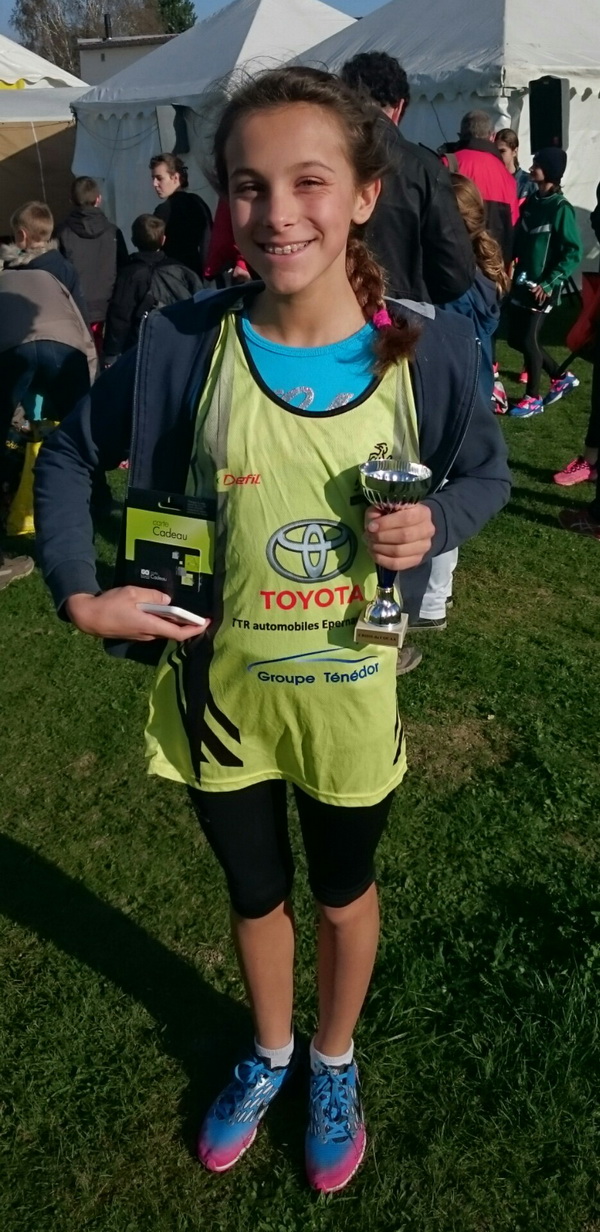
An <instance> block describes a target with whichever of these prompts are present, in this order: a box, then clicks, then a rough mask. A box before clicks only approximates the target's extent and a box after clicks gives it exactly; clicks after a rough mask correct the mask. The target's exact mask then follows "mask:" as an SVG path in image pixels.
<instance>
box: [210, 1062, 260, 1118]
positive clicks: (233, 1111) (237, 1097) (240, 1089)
mask: <svg viewBox="0 0 600 1232" xmlns="http://www.w3.org/2000/svg"><path fill="white" fill-rule="evenodd" d="M274 1092H275V1083H274V1082H273V1078H272V1075H271V1071H270V1069H269V1068H268V1067H267V1066H266V1065H265V1063H264V1061H262V1060H261V1058H260V1057H250V1058H249V1059H248V1060H247V1061H241V1062H240V1064H239V1065H236V1067H235V1070H234V1071H233V1079H232V1081H231V1082H230V1083H229V1085H228V1086H226V1087H225V1090H224V1091H223V1092H222V1094H221V1096H220V1097H219V1099H218V1100H217V1102H216V1104H215V1106H214V1114H215V1116H216V1117H218V1118H219V1120H222V1121H230V1120H231V1119H232V1118H233V1117H235V1120H236V1121H251V1120H253V1119H254V1117H255V1116H256V1115H257V1113H258V1111H259V1110H260V1108H262V1105H263V1103H264V1102H265V1099H268V1097H269V1096H270V1095H271V1094H274Z"/></svg>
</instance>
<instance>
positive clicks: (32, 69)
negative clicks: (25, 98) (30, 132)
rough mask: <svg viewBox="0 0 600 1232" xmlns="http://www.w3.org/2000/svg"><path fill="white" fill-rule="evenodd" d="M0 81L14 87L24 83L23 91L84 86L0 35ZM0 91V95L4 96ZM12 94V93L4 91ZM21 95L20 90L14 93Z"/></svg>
mask: <svg viewBox="0 0 600 1232" xmlns="http://www.w3.org/2000/svg"><path fill="white" fill-rule="evenodd" d="M0 81H4V82H6V84H7V85H14V83H15V82H16V81H24V82H25V89H28V88H30V87H35V86H38V87H43V86H48V87H50V86H84V87H85V82H84V81H80V79H79V77H74V76H73V74H72V73H67V72H66V70H65V69H64V68H58V66H57V65H56V64H51V63H50V61H49V60H43V59H42V57H41V56H36V54H35V52H34V51H28V50H27V48H26V47H22V46H21V44H20V43H15V42H14V41H13V40H12V39H9V38H6V35H4V34H0ZM4 93H5V91H4V90H0V94H4ZM6 93H12V91H10V90H9V91H6ZM15 93H19V94H20V93H21V90H18V91H15Z"/></svg>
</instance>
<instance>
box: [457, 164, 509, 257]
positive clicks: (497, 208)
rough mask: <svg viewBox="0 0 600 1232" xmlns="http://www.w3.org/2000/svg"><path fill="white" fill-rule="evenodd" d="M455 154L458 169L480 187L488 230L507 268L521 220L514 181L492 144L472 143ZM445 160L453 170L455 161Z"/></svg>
mask: <svg viewBox="0 0 600 1232" xmlns="http://www.w3.org/2000/svg"><path fill="white" fill-rule="evenodd" d="M452 153H453V155H454V158H455V159H456V170H457V171H458V172H460V174H461V175H466V176H467V177H468V178H469V179H470V180H473V183H474V184H476V185H477V187H478V189H479V191H480V193H481V195H482V197H483V200H484V202H485V205H486V223H487V227H488V230H489V231H490V232H491V234H492V235H493V237H494V239H495V240H498V243H499V245H500V247H501V249H502V252H503V255H504V260H505V262H506V264H507V265H508V264H509V262H510V260H511V258H512V233H513V227H515V226H516V224H517V223H518V221H519V201H518V196H517V185H516V181H515V178H514V176H513V175H511V174H510V171H508V170H507V168H506V167H505V166H504V163H503V161H502V155H501V154H499V153H498V151H497V149H496V147H495V145H494V143H493V141H476V140H473V141H470V142H469V144H468V145H464V146H461V147H459V148H458V149H454V150H453V151H452ZM445 161H446V162H447V163H448V165H449V167H450V170H453V169H454V168H453V165H452V164H453V159H452V158H446V159H445Z"/></svg>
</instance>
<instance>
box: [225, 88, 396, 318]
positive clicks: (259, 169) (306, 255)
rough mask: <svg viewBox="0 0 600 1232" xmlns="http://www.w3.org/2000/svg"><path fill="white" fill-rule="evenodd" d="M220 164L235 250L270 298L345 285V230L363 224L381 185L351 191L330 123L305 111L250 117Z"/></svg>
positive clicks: (320, 113)
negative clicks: (223, 165)
mask: <svg viewBox="0 0 600 1232" xmlns="http://www.w3.org/2000/svg"><path fill="white" fill-rule="evenodd" d="M226 160H227V172H228V177H229V201H230V206H231V218H232V222H233V231H234V235H235V239H236V243H237V244H238V245H239V248H240V249H241V251H242V253H243V255H244V257H245V258H246V260H247V261H248V263H249V265H251V266H252V267H253V269H255V270H256V272H257V274H259V275H260V277H261V278H262V279H263V280H264V282H265V284H266V286H267V288H268V290H269V291H271V292H272V293H273V294H276V295H281V296H290V295H298V294H301V293H302V292H303V291H306V290H307V289H308V288H309V287H310V288H315V286H316V285H317V284H318V285H319V286H323V287H325V285H326V284H327V283H329V281H330V278H332V277H333V278H336V277H337V278H340V279H341V278H342V277H343V278H344V279H345V278H346V264H345V263H346V242H347V239H348V233H349V230H350V226H351V224H352V223H353V222H354V223H364V222H366V221H367V219H368V218H369V217H370V215H371V213H372V211H373V209H374V207H375V203H376V201H377V197H378V195H379V187H380V184H379V181H378V180H376V181H375V182H374V183H372V184H367V185H365V186H364V187H362V188H358V187H357V186H356V184H355V182H354V174H353V170H352V167H351V165H350V163H349V161H348V153H347V149H346V144H345V139H344V134H343V131H342V128H341V126H340V125H339V124H338V122H337V120H336V119H335V117H333V116H332V115H330V114H329V112H328V111H326V110H325V108H323V107H319V106H316V105H314V104H312V103H294V104H291V105H287V106H284V107H278V108H273V109H271V110H269V111H262V112H254V113H251V114H249V115H247V116H244V117H243V119H241V120H240V121H239V122H238V123H237V124H236V126H235V128H234V130H233V132H232V133H231V135H230V137H229V141H228V142H227V147H226ZM330 285H331V287H333V282H331V283H330Z"/></svg>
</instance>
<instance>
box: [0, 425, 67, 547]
mask: <svg viewBox="0 0 600 1232" xmlns="http://www.w3.org/2000/svg"><path fill="white" fill-rule="evenodd" d="M32 426H33V431H34V435H35V439H34V440H33V441H30V442H29V443H28V444H27V445H26V446H25V462H24V463H23V471H22V473H21V479H20V482H19V486H18V488H17V490H16V492H15V495H14V497H13V500H12V504H11V506H10V510H9V513H8V519H7V523H6V533H7V535H34V534H35V526H34V522H33V468H34V466H35V464H36V461H37V456H38V453H39V452H40V449H41V447H42V444H43V441H44V438H45V437H46V436H47V435H48V432H51V431H53V429H54V428H55V427H56V426H57V425H56V423H55V422H54V421H53V420H50V419H42V420H36V421H34V423H33V425H32Z"/></svg>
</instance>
